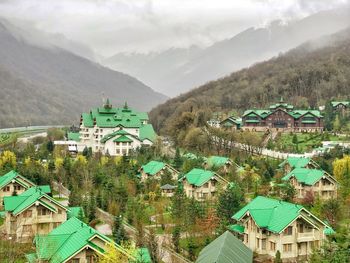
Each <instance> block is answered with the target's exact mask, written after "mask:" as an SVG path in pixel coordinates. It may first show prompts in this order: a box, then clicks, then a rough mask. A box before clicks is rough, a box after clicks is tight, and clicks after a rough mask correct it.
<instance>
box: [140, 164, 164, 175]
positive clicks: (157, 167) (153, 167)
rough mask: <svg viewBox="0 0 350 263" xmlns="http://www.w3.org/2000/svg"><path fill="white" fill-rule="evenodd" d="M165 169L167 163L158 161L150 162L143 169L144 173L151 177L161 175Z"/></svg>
mask: <svg viewBox="0 0 350 263" xmlns="http://www.w3.org/2000/svg"><path fill="white" fill-rule="evenodd" d="M164 167H165V163H163V162H158V161H150V162H148V163H147V164H145V165H142V167H141V169H142V170H143V172H144V173H146V174H149V175H155V174H157V173H159V172H160V171H161V170H162V169H163V168H164Z"/></svg>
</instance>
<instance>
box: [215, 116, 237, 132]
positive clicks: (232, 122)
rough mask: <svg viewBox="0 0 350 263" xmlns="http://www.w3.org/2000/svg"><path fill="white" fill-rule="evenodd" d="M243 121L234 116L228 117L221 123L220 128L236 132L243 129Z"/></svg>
mask: <svg viewBox="0 0 350 263" xmlns="http://www.w3.org/2000/svg"><path fill="white" fill-rule="evenodd" d="M241 125H242V119H241V118H236V117H234V116H231V117H228V118H226V119H224V120H222V121H221V122H220V127H221V128H223V129H226V130H231V131H236V130H239V129H240V128H241Z"/></svg>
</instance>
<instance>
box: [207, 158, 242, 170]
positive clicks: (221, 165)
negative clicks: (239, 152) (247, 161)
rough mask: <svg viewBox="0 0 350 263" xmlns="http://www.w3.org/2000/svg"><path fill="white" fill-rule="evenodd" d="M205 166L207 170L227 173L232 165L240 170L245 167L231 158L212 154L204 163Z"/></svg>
mask: <svg viewBox="0 0 350 263" xmlns="http://www.w3.org/2000/svg"><path fill="white" fill-rule="evenodd" d="M203 166H204V168H205V169H206V170H207V169H209V170H217V171H223V172H224V173H227V172H229V171H230V169H231V167H235V168H236V169H238V170H241V169H243V168H242V167H241V166H239V165H238V164H236V163H235V162H234V161H232V160H231V159H230V158H227V157H222V156H210V157H209V158H207V159H206V160H205V162H204V163H203Z"/></svg>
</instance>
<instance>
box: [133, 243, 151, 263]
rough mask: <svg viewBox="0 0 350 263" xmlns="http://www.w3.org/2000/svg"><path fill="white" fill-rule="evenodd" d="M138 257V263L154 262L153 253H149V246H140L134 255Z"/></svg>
mask: <svg viewBox="0 0 350 263" xmlns="http://www.w3.org/2000/svg"><path fill="white" fill-rule="evenodd" d="M134 257H135V258H136V262H138V263H152V259H151V255H150V253H149V250H148V248H145V247H143V248H139V249H137V250H136V253H135V255H134Z"/></svg>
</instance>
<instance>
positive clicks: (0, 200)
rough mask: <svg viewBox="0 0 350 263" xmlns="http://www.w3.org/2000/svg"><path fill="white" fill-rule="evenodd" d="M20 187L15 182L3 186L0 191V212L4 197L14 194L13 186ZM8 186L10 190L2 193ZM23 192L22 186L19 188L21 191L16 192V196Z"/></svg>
mask: <svg viewBox="0 0 350 263" xmlns="http://www.w3.org/2000/svg"><path fill="white" fill-rule="evenodd" d="M15 185H16V186H21V185H20V184H18V183H16V182H11V183H9V184H7V185H6V186H4V187H3V188H1V189H0V210H2V209H3V201H4V197H5V196H12V195H13V193H14V192H15V189H14V186H15ZM7 186H9V187H10V190H9V191H6V192H5V191H4V190H5V188H6V187H7ZM25 190H27V189H26V188H24V187H23V186H21V190H16V193H17V195H19V194H21V193H23V192H24V191H25Z"/></svg>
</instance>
